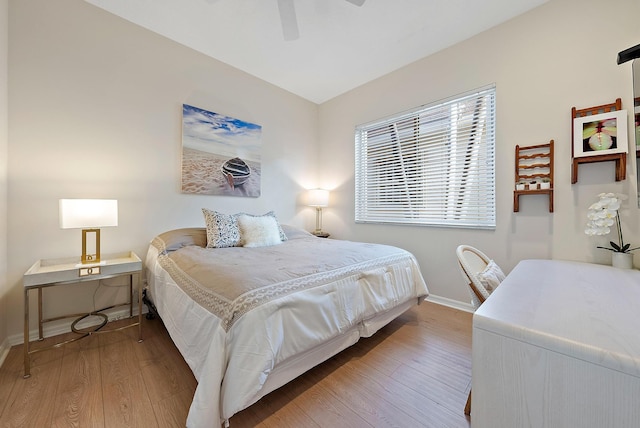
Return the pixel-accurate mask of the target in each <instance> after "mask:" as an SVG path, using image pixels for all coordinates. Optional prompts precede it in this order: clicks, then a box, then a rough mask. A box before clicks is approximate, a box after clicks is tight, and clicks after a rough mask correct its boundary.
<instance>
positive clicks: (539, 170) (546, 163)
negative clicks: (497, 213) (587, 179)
mask: <svg viewBox="0 0 640 428" xmlns="http://www.w3.org/2000/svg"><path fill="white" fill-rule="evenodd" d="M515 178H516V180H515V182H516V190H514V191H513V212H515V213H517V212H518V211H520V196H522V195H549V212H550V213H552V212H553V140H551V141H549V143H547V144H538V145H535V146H527V147H520V146H519V145H518V146H516V176H515ZM542 180H545V181H548V182H549V188H548V189H542V188H540V183H539V181H542ZM533 181H535V182H536V183H535V187H532V186H533V185H532V184H531V182H533ZM521 182H526V183H527V184H526V185H525V189H524V190H518V188H517V185H518V183H521Z"/></svg>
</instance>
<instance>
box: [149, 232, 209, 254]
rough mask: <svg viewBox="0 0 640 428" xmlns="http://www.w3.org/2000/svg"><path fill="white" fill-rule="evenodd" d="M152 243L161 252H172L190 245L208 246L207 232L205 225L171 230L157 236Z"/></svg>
mask: <svg viewBox="0 0 640 428" xmlns="http://www.w3.org/2000/svg"><path fill="white" fill-rule="evenodd" d="M151 245H153V246H154V247H156V248H157V249H158V251H159V252H160V253H164V254H166V253H170V252H171V251H175V250H179V249H180V248H182V247H186V246H189V245H197V246H199V247H206V246H207V233H206V231H205V229H204V227H187V228H184V229H175V230H169V231H167V232H164V233H161V234H160V235H158V236H156V237H155V238H154V239H153V241H151Z"/></svg>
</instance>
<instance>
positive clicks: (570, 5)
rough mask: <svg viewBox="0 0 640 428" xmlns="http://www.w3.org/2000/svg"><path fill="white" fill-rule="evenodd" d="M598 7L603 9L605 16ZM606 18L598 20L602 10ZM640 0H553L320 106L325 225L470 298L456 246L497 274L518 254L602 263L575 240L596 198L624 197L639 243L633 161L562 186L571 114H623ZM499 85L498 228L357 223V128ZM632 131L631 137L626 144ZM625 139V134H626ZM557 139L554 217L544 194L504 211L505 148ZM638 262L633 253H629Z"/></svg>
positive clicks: (603, 254) (630, 236)
mask: <svg viewBox="0 0 640 428" xmlns="http://www.w3.org/2000/svg"><path fill="white" fill-rule="evenodd" d="M605 10H606V11H607V12H606V13H604V11H605ZM603 13H604V14H603ZM639 16H640V2H638V1H637V0H613V1H607V2H604V1H596V0H587V1H578V0H551V1H550V2H548V3H546V4H544V5H542V6H540V7H539V8H537V9H534V10H533V11H530V12H529V13H527V14H525V15H522V16H520V17H518V18H516V19H513V20H511V21H509V22H507V23H505V24H503V25H500V26H499V27H496V28H494V29H491V30H489V31H486V32H485V33H483V34H481V35H479V36H476V37H473V38H472V39H469V40H467V41H465V42H463V43H460V44H458V45H456V46H453V47H451V48H450V49H447V50H444V51H442V52H440V53H437V54H435V55H432V56H430V57H428V58H424V59H423V60H420V61H418V62H416V63H414V64H411V65H410V66H408V67H405V68H403V69H401V70H399V71H397V72H394V73H391V74H389V75H386V76H384V77H382V78H380V79H378V80H376V81H374V82H372V83H369V84H366V85H363V86H362V87H360V88H357V89H355V90H353V91H351V92H349V93H347V94H345V95H343V96H340V97H338V98H335V99H333V100H331V101H329V102H327V103H325V104H323V105H322V106H321V107H320V124H319V130H320V136H319V141H320V144H321V147H322V151H321V161H322V179H321V180H322V183H323V185H324V186H327V187H329V188H332V189H334V191H333V192H332V203H331V207H330V208H328V209H327V210H326V211H325V216H324V225H325V227H324V229H326V230H327V231H328V232H331V233H332V234H333V235H334V236H337V237H341V238H348V239H355V240H365V241H373V242H383V243H390V244H395V245H399V246H402V247H405V248H407V249H408V250H410V251H412V252H413V253H414V254H415V255H416V256H417V258H418V260H419V262H420V265H421V268H422V270H423V273H424V276H425V279H426V281H427V284H428V285H429V288H430V291H431V292H432V293H433V294H435V295H438V296H443V297H446V298H449V299H454V300H460V301H468V296H467V291H466V289H465V287H464V284H463V282H462V278H461V276H460V274H459V272H458V270H457V266H456V261H455V260H456V259H455V248H456V247H457V246H458V245H459V244H462V243H466V244H470V245H473V246H477V247H478V248H480V249H482V250H483V251H485V252H486V253H487V254H489V255H490V256H491V257H493V258H494V259H495V260H496V261H497V262H498V263H499V264H500V265H501V266H502V267H503V268H504V269H505V270H506V271H508V270H510V269H511V268H513V266H515V264H516V263H517V262H518V261H519V260H521V259H524V258H556V259H572V260H582V261H589V262H596V263H610V253H609V252H607V251H604V250H598V249H596V248H595V247H596V244H597V243H598V244H604V243H606V242H608V240H607V239H606V238H611V239H613V238H614V237H613V236H608V237H602V238H600V239H596V238H588V237H587V236H586V235H585V234H584V233H583V230H584V224H585V221H586V210H587V207H588V206H589V205H590V204H591V203H592V202H594V201H595V198H596V195H597V194H598V193H600V192H604V191H612V192H622V193H625V194H628V195H630V199H629V203H628V204H627V205H626V206H625V210H624V213H623V216H624V219H623V221H624V226H623V227H624V234H625V239H626V240H630V241H631V242H633V243H635V244H637V245H640V230H639V226H640V225H639V222H638V219H639V216H638V209H637V208H635V207H636V206H637V200H636V196H634V195H635V194H636V186H635V181H636V175H635V159H632V160H631V161H630V163H629V168H628V174H627V179H626V180H625V181H622V182H619V183H616V182H615V181H614V164H613V163H612V162H606V163H600V164H589V165H584V166H580V168H579V182H578V183H577V184H574V185H571V184H570V169H569V166H570V157H571V149H570V147H571V146H570V139H571V137H570V136H571V127H570V125H571V108H572V107H573V106H576V107H578V108H586V107H590V106H596V105H601V104H605V103H608V102H613V101H614V100H615V99H616V98H617V97H621V98H622V102H623V107H626V108H627V109H631V108H632V105H633V104H632V84H631V82H632V76H631V63H627V64H624V65H622V66H619V65H617V64H616V55H617V53H618V52H619V51H621V50H623V49H626V48H628V47H630V46H633V45H635V44H637V43H639V42H640V39H639V35H640V33H638V30H637V29H638V17H639ZM494 82H495V84H496V87H497V149H496V151H497V154H496V165H497V182H496V192H497V193H496V199H497V228H496V230H495V231H477V230H468V229H467V230H465V229H445V228H433V227H409V226H379V225H356V224H355V223H354V220H353V219H354V204H353V198H354V194H353V193H354V177H353V165H354V149H353V145H354V141H353V139H354V136H353V134H354V127H355V126H356V125H357V124H360V123H366V122H369V121H372V120H374V119H377V118H381V117H385V116H388V115H390V114H393V113H396V112H400V111H404V110H406V109H410V108H413V107H416V106H419V105H422V104H428V103H431V102H434V101H436V100H439V99H443V98H446V97H449V96H452V95H455V94H459V93H463V92H466V91H469V90H472V89H474V88H478V87H481V86H484V85H487V84H490V83H494ZM631 135H632V134H630V137H631ZM631 138H632V137H631ZM550 139H554V140H555V147H556V151H555V154H556V165H555V174H556V191H555V212H554V213H553V214H550V213H549V212H548V204H547V199H546V198H545V197H544V196H542V195H540V196H527V197H521V201H520V212H519V213H517V214H516V213H513V202H512V199H513V185H514V177H513V176H514V164H515V161H514V148H515V146H516V145H517V144H519V145H523V146H526V145H533V144H538V143H543V142H548V141H549V140H550ZM635 264H636V266H640V255H636V257H635Z"/></svg>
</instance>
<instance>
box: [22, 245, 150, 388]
mask: <svg viewBox="0 0 640 428" xmlns="http://www.w3.org/2000/svg"><path fill="white" fill-rule="evenodd" d="M141 274H142V261H141V260H140V257H138V256H137V255H136V254H135V253H134V252H132V251H130V252H127V253H121V254H110V255H106V256H103V260H102V261H101V262H100V263H95V264H82V263H80V262H79V259H78V258H77V257H73V258H66V259H51V260H38V261H37V262H36V263H34V264H33V266H31V268H29V270H28V271H27V272H26V273H25V274H24V276H23V278H22V285H23V286H24V377H25V378H27V377H29V376H30V375H31V354H33V353H35V352H40V351H43V350H45V349H51V348H55V347H58V346H61V345H64V344H66V343H70V342H74V341H76V340H79V339H82V338H85V337H87V336H90V335H92V334H96V333H110V332H113V331H119V330H122V329H125V328H129V327H134V326H138V336H139V337H138V341H139V342H142V287H141V286H140V277H141ZM122 276H127V277H128V279H129V301H128V302H125V303H121V304H116V305H112V306H109V307H107V308H102V309H98V310H95V311H93V312H90V313H79V314H69V315H63V316H58V317H55V318H50V319H43V317H42V303H43V302H42V289H43V288H46V287H55V286H58V285H66V284H77V285H82V284H84V283H86V282H89V281H99V280H102V279H108V278H117V277H122ZM134 279H135V280H134ZM134 283H135V286H136V287H137V289H138V317H137V322H132V323H130V324H127V325H126V326H124V327H120V328H118V329H114V330H109V331H99V330H100V329H101V328H102V327H104V326H105V325H106V324H107V322H108V317H107V316H106V315H105V314H103V313H102V311H105V310H107V309H112V308H115V307H119V306H125V305H128V306H129V317H130V318H133V288H134ZM31 290H38V339H39V340H43V339H44V336H43V331H42V330H43V328H42V326H43V324H44V323H47V322H51V321H56V320H60V319H65V318H77V319H76V320H75V321H74V322H73V323H72V324H71V330H72V331H73V332H74V333H77V334H78V335H79V336H78V337H74V338H72V339H69V340H66V341H64V342H60V343H56V344H54V345H51V346H47V347H43V348H38V349H34V350H32V349H30V343H29V291H31ZM90 315H96V316H99V317H102V318H103V322H102V323H101V324H100V325H98V326H95V328H94V329H93V330H92V331H81V330H78V329H76V327H75V326H76V323H78V321H81V320H82V319H84V318H86V317H88V316H90ZM92 328H93V327H92Z"/></svg>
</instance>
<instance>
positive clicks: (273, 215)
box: [236, 211, 287, 242]
mask: <svg viewBox="0 0 640 428" xmlns="http://www.w3.org/2000/svg"><path fill="white" fill-rule="evenodd" d="M241 215H247V216H249V217H273V219H274V220H275V221H276V225H278V233H279V234H280V240H281V241H283V242H284V241H286V240H287V235H286V234H285V233H284V230H282V227H280V223H279V222H278V218H277V217H276V213H274V212H273V211H269V212H268V213H266V214H262V215H261V216H258V215H254V214H247V213H238V214H236V216H241Z"/></svg>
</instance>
